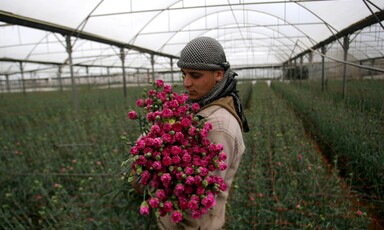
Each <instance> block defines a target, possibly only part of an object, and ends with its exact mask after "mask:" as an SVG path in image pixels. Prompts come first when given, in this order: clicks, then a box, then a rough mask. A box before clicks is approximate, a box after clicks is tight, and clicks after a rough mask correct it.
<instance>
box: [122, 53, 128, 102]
mask: <svg viewBox="0 0 384 230" xmlns="http://www.w3.org/2000/svg"><path fill="white" fill-rule="evenodd" d="M120 59H121V68H122V70H123V90H124V97H127V79H126V75H125V53H124V48H123V47H121V48H120Z"/></svg>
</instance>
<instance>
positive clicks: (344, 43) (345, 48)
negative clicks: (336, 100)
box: [342, 35, 349, 100]
mask: <svg viewBox="0 0 384 230" xmlns="http://www.w3.org/2000/svg"><path fill="white" fill-rule="evenodd" d="M343 49H344V72H343V95H342V98H343V100H345V98H346V96H347V63H346V62H347V59H348V49H349V37H348V35H346V36H344V41H343Z"/></svg>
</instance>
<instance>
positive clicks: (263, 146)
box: [226, 83, 372, 229]
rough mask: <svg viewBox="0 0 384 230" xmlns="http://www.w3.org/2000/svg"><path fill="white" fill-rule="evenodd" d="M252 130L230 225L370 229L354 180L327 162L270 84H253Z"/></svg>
mask: <svg viewBox="0 0 384 230" xmlns="http://www.w3.org/2000/svg"><path fill="white" fill-rule="evenodd" d="M247 117H248V120H249V123H250V127H251V131H250V132H249V133H247V134H245V136H244V137H245V142H246V152H245V153H244V155H243V159H242V163H241V165H240V167H239V171H238V173H237V175H236V179H235V182H234V183H235V185H234V186H233V187H232V188H231V189H232V191H231V195H230V202H229V204H228V206H227V208H228V210H227V213H228V214H227V222H226V223H227V224H226V229H250V228H253V229H367V228H368V226H369V225H370V223H371V222H372V219H371V218H370V216H369V214H367V208H366V207H363V206H360V203H359V197H358V196H357V195H354V193H352V192H351V191H350V190H349V189H348V185H349V183H350V180H346V181H344V180H342V179H340V178H339V176H338V171H337V169H336V168H337V167H335V166H337V164H338V162H337V161H334V162H332V164H331V165H327V164H326V163H325V161H324V159H323V158H322V156H321V154H320V153H319V151H318V149H317V147H316V145H315V144H314V143H313V141H312V140H311V139H310V138H309V137H308V136H307V134H306V132H305V129H304V125H303V123H302V121H301V120H300V119H299V118H298V117H297V116H296V114H295V113H294V112H293V111H292V109H291V108H289V106H287V104H286V102H285V100H284V99H281V98H278V97H277V96H276V95H275V94H274V92H273V91H272V89H271V88H269V87H268V86H267V85H266V84H265V83H257V84H255V85H254V87H253V94H252V100H251V106H250V109H249V110H248V111H247Z"/></svg>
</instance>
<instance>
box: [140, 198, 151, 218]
mask: <svg viewBox="0 0 384 230" xmlns="http://www.w3.org/2000/svg"><path fill="white" fill-rule="evenodd" d="M149 212H150V210H149V207H148V203H147V201H143V203H141V205H140V214H141V215H143V216H148V215H149Z"/></svg>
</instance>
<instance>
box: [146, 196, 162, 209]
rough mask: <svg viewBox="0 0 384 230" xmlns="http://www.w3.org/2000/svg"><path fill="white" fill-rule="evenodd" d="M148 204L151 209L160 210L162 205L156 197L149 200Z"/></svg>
mask: <svg viewBox="0 0 384 230" xmlns="http://www.w3.org/2000/svg"><path fill="white" fill-rule="evenodd" d="M148 203H149V206H151V208H158V207H159V205H160V201H159V199H158V198H156V197H152V198H149V200H148Z"/></svg>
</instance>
